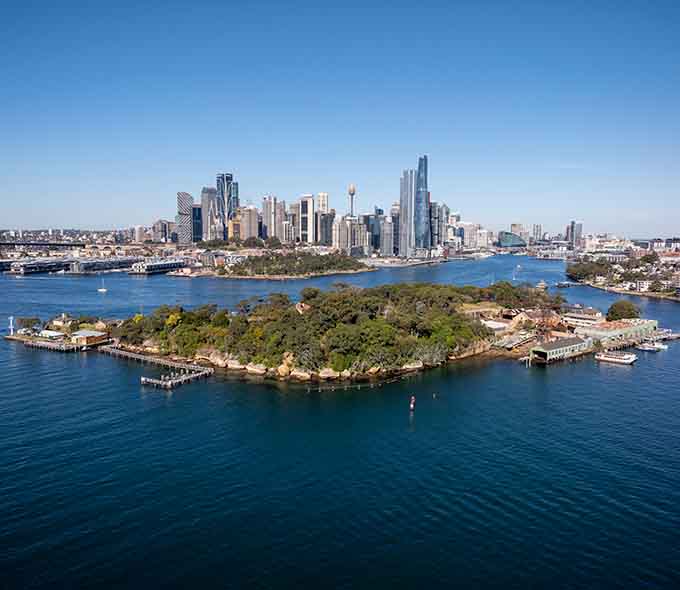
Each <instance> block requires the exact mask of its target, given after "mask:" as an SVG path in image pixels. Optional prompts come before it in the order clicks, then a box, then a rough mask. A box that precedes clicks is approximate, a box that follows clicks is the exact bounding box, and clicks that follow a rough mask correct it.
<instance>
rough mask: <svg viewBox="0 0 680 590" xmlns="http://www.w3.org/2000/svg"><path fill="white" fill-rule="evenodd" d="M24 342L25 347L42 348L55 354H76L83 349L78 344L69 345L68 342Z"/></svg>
mask: <svg viewBox="0 0 680 590" xmlns="http://www.w3.org/2000/svg"><path fill="white" fill-rule="evenodd" d="M22 342H23V343H24V346H28V347H29V348H42V349H45V350H52V351H54V352H76V351H77V350H80V348H81V347H80V346H78V345H76V344H68V343H67V342H48V341H47V340H22Z"/></svg>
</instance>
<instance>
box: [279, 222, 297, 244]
mask: <svg viewBox="0 0 680 590" xmlns="http://www.w3.org/2000/svg"><path fill="white" fill-rule="evenodd" d="M282 225H283V234H282V235H283V237H282V238H281V241H282V242H286V243H290V242H294V241H295V228H294V227H293V226H292V225H291V223H290V221H288V220H287V219H286V220H284V222H283V223H282Z"/></svg>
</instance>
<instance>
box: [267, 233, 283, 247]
mask: <svg viewBox="0 0 680 590" xmlns="http://www.w3.org/2000/svg"><path fill="white" fill-rule="evenodd" d="M265 245H266V246H267V248H271V249H272V250H278V249H279V248H280V247H281V240H279V238H277V237H276V236H272V237H271V238H267V240H266V241H265Z"/></svg>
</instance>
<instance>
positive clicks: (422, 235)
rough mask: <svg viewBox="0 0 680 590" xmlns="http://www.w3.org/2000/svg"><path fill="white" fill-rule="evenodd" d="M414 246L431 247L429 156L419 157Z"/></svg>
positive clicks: (414, 213)
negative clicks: (428, 184)
mask: <svg viewBox="0 0 680 590" xmlns="http://www.w3.org/2000/svg"><path fill="white" fill-rule="evenodd" d="M413 232H414V239H413V245H414V248H419V249H429V248H430V246H431V244H432V240H431V236H430V193H429V191H428V188H427V156H422V157H420V158H418V172H417V174H416V184H415V199H414V206H413Z"/></svg>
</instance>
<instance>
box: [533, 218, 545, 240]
mask: <svg viewBox="0 0 680 590" xmlns="http://www.w3.org/2000/svg"><path fill="white" fill-rule="evenodd" d="M532 229H533V231H532V234H533V236H532V237H533V238H534V242H540V241H541V240H542V239H543V226H542V225H541V224H540V223H534V227H533V228H532Z"/></svg>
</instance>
